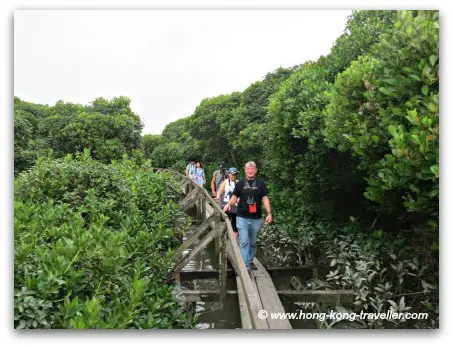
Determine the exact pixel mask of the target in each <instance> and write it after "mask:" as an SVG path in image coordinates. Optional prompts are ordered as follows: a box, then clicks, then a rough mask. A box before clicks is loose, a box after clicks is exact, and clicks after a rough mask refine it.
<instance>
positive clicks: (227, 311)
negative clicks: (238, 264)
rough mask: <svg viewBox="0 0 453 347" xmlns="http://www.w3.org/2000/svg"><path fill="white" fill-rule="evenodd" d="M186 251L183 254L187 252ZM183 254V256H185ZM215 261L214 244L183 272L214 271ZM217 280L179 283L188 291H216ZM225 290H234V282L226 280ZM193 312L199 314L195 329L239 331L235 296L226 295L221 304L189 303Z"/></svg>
mask: <svg viewBox="0 0 453 347" xmlns="http://www.w3.org/2000/svg"><path fill="white" fill-rule="evenodd" d="M189 251H190V249H189V250H187V251H186V252H185V253H187V252H189ZM185 253H184V254H185ZM216 266H217V259H216V256H215V250H214V244H213V243H211V244H210V245H208V246H207V247H206V248H205V249H204V250H203V251H201V252H200V253H199V254H198V255H197V256H196V257H195V258H194V259H193V260H192V261H191V262H190V263H189V264H187V265H186V267H185V268H184V269H183V271H194V270H210V269H216ZM218 288H219V282H218V278H209V279H197V280H192V281H187V282H181V289H190V290H218ZM227 289H232V290H236V280H235V279H234V278H228V279H227ZM191 305H192V308H191V309H193V310H195V312H197V313H198V314H199V323H198V324H197V325H196V329H240V328H241V315H240V312H239V303H238V298H237V296H236V295H227V300H226V302H225V303H223V304H222V303H221V302H196V303H191Z"/></svg>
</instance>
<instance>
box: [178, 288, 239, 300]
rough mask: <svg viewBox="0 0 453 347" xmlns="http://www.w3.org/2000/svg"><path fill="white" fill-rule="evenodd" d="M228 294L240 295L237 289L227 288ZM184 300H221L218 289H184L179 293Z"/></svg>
mask: <svg viewBox="0 0 453 347" xmlns="http://www.w3.org/2000/svg"><path fill="white" fill-rule="evenodd" d="M226 294H227V295H235V296H236V295H238V291H237V290H227V291H226ZM179 295H180V296H181V298H182V299H183V300H184V301H188V302H215V301H220V291H218V290H183V291H181V292H180V293H179Z"/></svg>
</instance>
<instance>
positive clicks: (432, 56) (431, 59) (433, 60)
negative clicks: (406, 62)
mask: <svg viewBox="0 0 453 347" xmlns="http://www.w3.org/2000/svg"><path fill="white" fill-rule="evenodd" d="M436 61H437V56H435V55H430V56H429V63H430V64H431V66H434V64H436Z"/></svg>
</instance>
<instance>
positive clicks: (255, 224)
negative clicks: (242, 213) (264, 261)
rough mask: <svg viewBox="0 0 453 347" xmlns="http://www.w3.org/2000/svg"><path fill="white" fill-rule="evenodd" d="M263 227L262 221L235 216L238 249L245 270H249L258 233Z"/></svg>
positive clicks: (254, 252)
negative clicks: (239, 249)
mask: <svg viewBox="0 0 453 347" xmlns="http://www.w3.org/2000/svg"><path fill="white" fill-rule="evenodd" d="M262 225H263V220H262V219H252V218H244V217H239V216H237V218H236V226H237V228H238V231H239V247H240V248H241V256H242V259H244V263H245V266H246V267H247V270H250V262H251V261H252V260H253V258H255V255H256V240H258V232H259V231H260V229H261V226H262Z"/></svg>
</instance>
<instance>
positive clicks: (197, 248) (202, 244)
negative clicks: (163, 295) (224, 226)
mask: <svg viewBox="0 0 453 347" xmlns="http://www.w3.org/2000/svg"><path fill="white" fill-rule="evenodd" d="M220 230H221V229H217V230H212V232H210V233H208V234H207V235H206V236H205V237H204V238H203V239H202V240H201V241H200V243H199V244H198V245H196V246H195V247H194V248H193V249H192V250H191V251H190V252H189V253H188V254H186V255H185V256H184V257H183V259H182V260H181V261H180V262H179V263H177V264H175V266H174V267H173V268H172V270H170V272H169V273H168V275H167V281H171V279H172V278H174V276H175V273H177V272H179V271H181V270H182V269H183V268H184V266H186V265H187V264H188V263H189V262H190V261H191V260H192V259H193V258H194V257H195V256H196V255H197V254H198V253H200V252H201V251H202V250H203V248H205V247H206V246H207V245H208V244H209V243H210V242H211V241H212V240H213V239H214V238H215V237H216V236H217V235H218V234H219V233H220Z"/></svg>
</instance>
